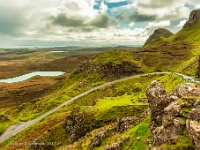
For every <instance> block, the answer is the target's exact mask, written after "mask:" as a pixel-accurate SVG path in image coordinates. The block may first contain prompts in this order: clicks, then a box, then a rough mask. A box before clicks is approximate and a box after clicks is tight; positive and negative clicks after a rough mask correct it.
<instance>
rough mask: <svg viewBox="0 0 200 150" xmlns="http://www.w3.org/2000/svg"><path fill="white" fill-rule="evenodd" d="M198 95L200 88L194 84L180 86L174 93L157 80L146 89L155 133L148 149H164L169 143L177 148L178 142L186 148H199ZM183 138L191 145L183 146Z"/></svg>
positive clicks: (153, 132)
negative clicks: (167, 90)
mask: <svg viewBox="0 0 200 150" xmlns="http://www.w3.org/2000/svg"><path fill="white" fill-rule="evenodd" d="M199 96H200V87H197V86H196V85H195V84H181V85H179V86H178V88H177V90H176V91H175V92H171V93H167V92H166V91H165V89H164V88H163V87H162V86H161V85H160V84H158V83H157V82H156V81H154V82H153V83H152V84H151V85H150V86H149V87H148V88H147V97H148V102H149V108H150V112H151V122H150V130H151V133H152V146H151V144H150V146H149V149H153V150H156V149H163V147H164V146H166V145H170V144H171V145H173V144H174V145H175V147H176V144H177V143H178V144H179V146H180V144H182V145H184V144H185V146H183V149H196V150H199V149H200V99H199ZM188 135H189V136H188ZM182 138H185V139H186V138H187V139H188V141H191V144H188V143H184V141H183V140H182Z"/></svg>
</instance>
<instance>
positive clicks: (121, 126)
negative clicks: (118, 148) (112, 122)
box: [117, 117, 138, 133]
mask: <svg viewBox="0 0 200 150" xmlns="http://www.w3.org/2000/svg"><path fill="white" fill-rule="evenodd" d="M136 122H138V119H137V118H136V117H124V118H121V119H120V118H118V119H117V131H118V132H120V133H123V132H125V131H126V130H127V129H128V128H129V127H130V126H131V125H134V124H135V123H136Z"/></svg>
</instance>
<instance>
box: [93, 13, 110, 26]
mask: <svg viewBox="0 0 200 150" xmlns="http://www.w3.org/2000/svg"><path fill="white" fill-rule="evenodd" d="M91 25H92V26H94V27H97V28H108V27H109V26H110V25H112V22H111V18H110V17H109V16H108V15H101V16H100V17H99V18H96V19H95V20H94V21H93V22H92V23H91Z"/></svg>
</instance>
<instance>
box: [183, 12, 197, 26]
mask: <svg viewBox="0 0 200 150" xmlns="http://www.w3.org/2000/svg"><path fill="white" fill-rule="evenodd" d="M198 19H200V9H198V10H193V11H192V12H191V13H190V17H189V20H188V21H187V22H186V23H185V25H184V26H183V28H190V27H191V26H192V25H193V23H195V22H196V21H197V20H198Z"/></svg>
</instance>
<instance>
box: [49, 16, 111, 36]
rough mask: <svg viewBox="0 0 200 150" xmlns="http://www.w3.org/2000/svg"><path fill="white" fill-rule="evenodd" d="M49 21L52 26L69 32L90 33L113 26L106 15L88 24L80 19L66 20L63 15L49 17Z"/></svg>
mask: <svg viewBox="0 0 200 150" xmlns="http://www.w3.org/2000/svg"><path fill="white" fill-rule="evenodd" d="M49 19H50V21H51V24H52V25H58V26H62V27H66V28H69V31H70V32H74V31H83V32H90V31H93V30H95V29H98V28H108V27H110V26H111V25H114V21H112V19H111V17H110V16H108V15H107V14H100V15H99V16H98V17H97V18H95V19H94V20H93V21H91V22H88V23H85V22H84V20H83V19H82V18H68V17H67V16H66V15H65V14H59V15H58V16H56V17H50V18H49ZM72 27H73V28H72ZM70 28H72V29H70Z"/></svg>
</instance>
